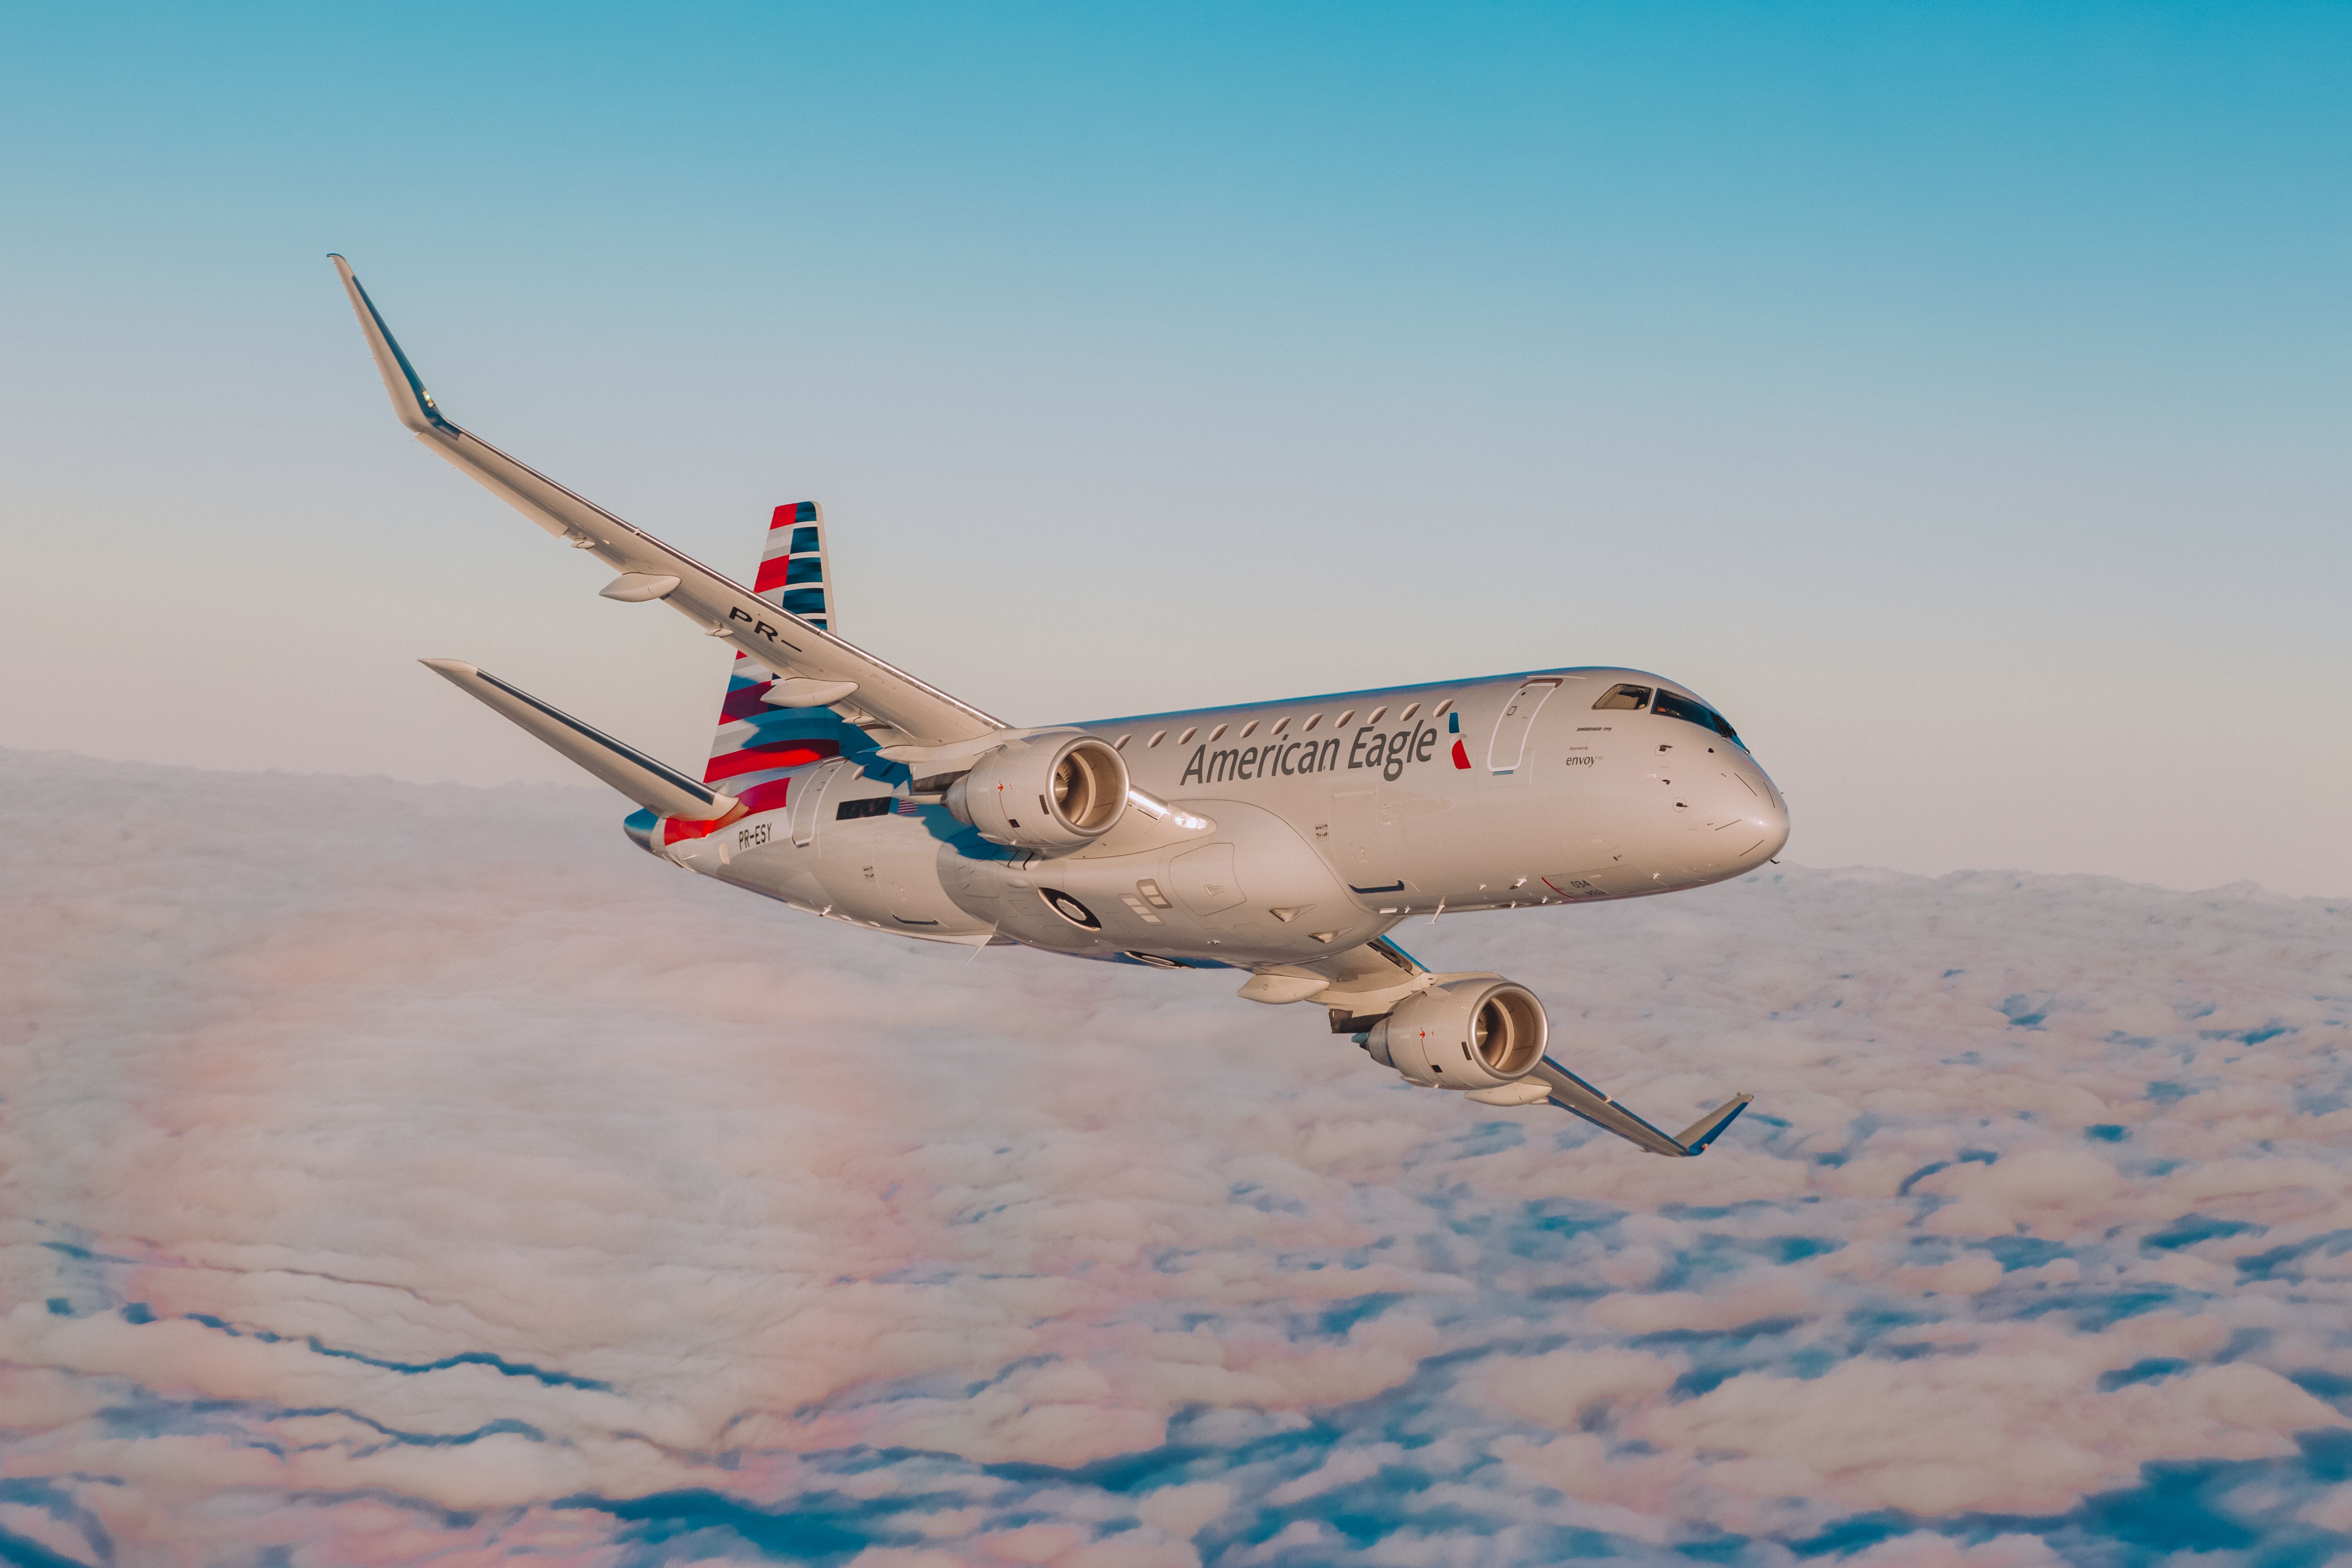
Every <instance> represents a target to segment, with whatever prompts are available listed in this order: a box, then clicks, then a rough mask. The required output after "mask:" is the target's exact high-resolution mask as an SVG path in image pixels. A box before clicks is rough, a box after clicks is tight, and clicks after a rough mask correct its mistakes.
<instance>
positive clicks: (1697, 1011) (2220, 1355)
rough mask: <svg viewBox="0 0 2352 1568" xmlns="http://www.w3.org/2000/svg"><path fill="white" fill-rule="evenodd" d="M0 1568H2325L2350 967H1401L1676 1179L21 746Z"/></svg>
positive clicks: (1624, 949) (572, 872)
mask: <svg viewBox="0 0 2352 1568" xmlns="http://www.w3.org/2000/svg"><path fill="white" fill-rule="evenodd" d="M0 783H5V790H0V796H4V797H5V800H6V802H7V805H5V806H0V812H5V815H6V826H7V831H6V833H5V839H0V842H5V847H0V1096H5V1104H0V1117H5V1121H0V1138H5V1143H0V1164H4V1165H5V1185H0V1313H4V1314H5V1315H0V1557H5V1558H7V1559H8V1560H12V1561H21V1562H27V1563H53V1562H68V1563H101V1562H114V1563H191V1564H194V1563H207V1564H209V1563H248V1562H251V1563H258V1562H265V1561H268V1562H284V1563H291V1564H328V1563H410V1562H419V1561H433V1562H446V1563H489V1562H503V1561H506V1560H507V1559H509V1558H512V1557H519V1556H532V1557H536V1558H539V1559H544V1560H548V1561H553V1562H560V1563H597V1564H605V1563H614V1564H619V1563H670V1562H702V1561H711V1562H726V1561H733V1562H753V1561H762V1560H784V1561H806V1562H818V1563H849V1562H856V1563H859V1564H861V1565H862V1568H883V1565H885V1564H901V1563H903V1564H916V1563H940V1564H945V1563H1046V1564H1058V1565H1065V1568H1109V1565H1124V1564H1134V1565H1157V1564H1170V1565H1174V1564H1192V1563H1201V1562H1206V1563H1230V1564H1236V1565H1240V1564H1261V1563H1264V1564H1280V1563H1327V1562H1330V1561H1333V1560H1335V1559H1339V1558H1346V1559H1348V1560H1350V1561H1361V1562H1369V1563H1399V1564H1419V1563H1446V1564H1457V1563H1528V1562H1538V1561H1549V1560H1558V1559H1560V1558H1562V1557H1565V1556H1569V1555H1571V1554H1575V1553H1579V1552H1584V1553H1594V1552H1613V1553H1615V1554H1616V1555H1618V1556H1620V1557H1622V1558H1625V1559H1627V1560H1629V1561H1632V1562H1635V1563H1640V1562H1645V1561H1658V1562H1668V1561H1673V1562H1687V1561H1690V1560H1692V1559H1693V1558H1696V1559H1698V1560H1701V1561H1707V1562H1727V1563H1758V1564H1765V1563H1785V1562H1787V1561H1789V1560H1790V1557H1791V1556H1792V1555H1794V1556H1813V1557H1831V1558H1848V1559H1852V1560H1853V1561H1856V1562H1860V1563H1872V1564H1877V1563H1955V1564H1968V1565H1970V1568H2011V1565H2026V1564H2040V1563H2057V1562H2069V1563H2073V1562H2084V1561H2095V1562H2116V1563H2136V1562H2141V1561H2154V1560H2158V1559H2162V1558H2164V1557H2166V1556H2167V1555H2168V1554H2170V1553H2174V1552H2239V1553H2248V1552H2255V1551H2257V1550H2264V1551H2269V1552H2273V1553H2277V1552H2284V1553H2286V1554H2287V1556H2286V1557H2284V1558H2281V1559H2280V1560H2283V1561H2284V1560H2293V1561H2305V1560H2309V1561H2317V1560H2320V1559H2323V1558H2325V1557H2326V1556H2327V1555H2328V1554H2329V1553H2330V1552H2337V1551H2352V1424H2348V1423H2347V1419H2346V1413H2347V1412H2352V1327H2347V1325H2352V1205H2347V1183H2352V1159H2347V1153H2346V1148H2347V1134H2352V1100H2347V1053H2346V1047H2347V1019H2352V905H2347V904H2343V903H2333V904H2331V903H2326V902H2321V901H2315V900H2282V899H2275V898H2272V897H2269V896H2266V895H2263V894H2262V893H2260V892H2259V891H2257V890H2254V889H2222V890H2219V891H2216V892H2209V893H2202V894H2178V893H2171V892H2165V891H2159V890H2155V889H2144V888H2137V887H2130V886H2126V885H2123V884H2120V883H2115V882H2108V881H2101V880H2095V879H2082V878H2037V877H2024V876H2014V875H1996V874H1973V875H1963V876H1957V877H1951V878H1946V879H1941V880H1934V881H1930V880H1927V879H1918V878H1912V877H1901V876H1895V875H1892V874H1886V873H1876V872H1853V871H1848V872H1822V871H1810V870H1801V869H1796V868H1775V869H1773V870H1771V871H1769V872H1768V873H1767V874H1765V875H1761V876H1759V877H1755V878H1751V879H1747V880H1745V881H1742V882H1739V883H1737V884H1733V885H1731V886H1727V887H1725V888H1720V889H1709V890H1705V891H1701V892H1697V893H1693V894H1685V895H1679V896H1676V897H1674V898H1669V899H1662V900H1645V901H1643V902H1638V903H1634V904H1629V905H1624V906H1619V907H1613V908H1602V909H1579V910H1546V911H1528V912H1522V913H1518V914H1515V915H1502V916H1474V917H1468V918H1464V919H1459V920H1456V919H1454V918H1452V917H1449V918H1448V919H1447V920H1445V921H1444V922H1443V923H1441V924H1439V925H1437V926H1435V927H1431V926H1428V925H1425V924H1424V925H1415V926H1410V927H1408V928H1406V929H1404V930H1403V931H1400V932H1399V933H1398V934H1399V936H1400V938H1401V940H1402V941H1403V942H1404V944H1405V945H1406V946H1407V947H1409V948H1411V949H1412V950H1413V951H1414V952H1416V953H1418V954H1419V955H1420V956H1421V957H1422V958H1423V960H1424V961H1426V962H1429V963H1433V965H1437V966H1440V967H1449V968H1492V969H1496V970H1500V971H1502V972H1503V973H1508V974H1510V975H1512V976H1513V977H1515V978H1517V979H1519V980H1523V981H1525V982H1527V983H1528V984H1531V985H1533V986H1535V987H1536V989H1537V990H1538V992H1540V993H1541V994H1543V995H1544V996H1545V998H1546V999H1547V1002H1548V1003H1549V1005H1551V1007H1552V1009H1553V1016H1554V1024H1555V1037H1554V1040H1555V1044H1554V1050H1555V1054H1558V1055H1559V1056H1561V1057H1562V1058H1563V1059H1565V1060H1567V1061H1569V1062H1570V1065H1571V1066H1573V1067H1575V1068H1577V1069H1578V1070H1579V1071H1580V1072H1582V1073H1584V1074H1585V1075H1586V1076H1588V1077H1590V1078H1592V1079H1596V1080H1597V1081H1599V1082H1601V1084H1603V1085H1604V1086H1605V1087H1607V1088H1609V1089H1612V1091H1613V1092H1616V1093H1619V1094H1621V1095H1622V1096H1623V1097H1624V1098H1625V1099H1626V1100H1629V1101H1630V1102H1631V1103H1632V1104H1633V1105H1634V1106H1635V1107H1636V1108H1637V1109H1640V1110H1643V1111H1644V1112H1645V1113H1647V1114H1650V1115H1652V1116H1653V1117H1654V1119H1656V1120H1659V1121H1664V1122H1666V1123H1667V1124H1669V1125H1675V1124H1678V1121H1679V1120H1680V1119H1686V1118H1687V1117H1688V1116H1690V1115H1692V1114H1695V1113H1696V1111H1697V1110H1701V1109H1704V1108H1705V1107H1706V1105H1709V1104H1712V1103H1714V1102H1715V1100H1717V1099H1719V1098H1720V1097H1721V1095H1722V1094H1723V1093H1725V1092H1727V1091H1729V1090H1731V1089H1752V1090H1754V1091H1755V1092H1756V1093H1757V1095H1758V1097H1759V1098H1758V1102H1757V1105H1756V1107H1755V1108H1754V1109H1753V1110H1751V1111H1750V1112H1749V1113H1748V1116H1746V1117H1745V1118H1743V1119H1742V1120H1741V1121H1740V1122H1739V1123H1738V1124H1737V1125H1736V1126H1735V1127H1734V1129H1733V1130H1732V1131H1731V1132H1730V1133H1729V1134H1727V1136H1726V1138H1725V1140H1724V1141H1723V1142H1721V1143H1720V1144H1718V1145H1717V1148H1716V1150H1715V1151H1714V1152H1710V1153H1709V1154H1708V1155H1707V1156H1706V1158H1705V1159H1703V1160H1698V1161H1690V1162H1667V1161H1663V1160H1659V1159H1656V1158H1654V1157H1651V1156H1648V1155H1644V1154H1643V1153H1641V1152H1638V1151H1635V1150H1633V1149H1632V1148H1631V1147H1629V1146H1627V1145H1624V1144H1622V1143H1619V1142H1615V1141H1614V1140H1611V1139H1607V1138H1605V1137H1602V1136H1601V1135H1600V1134H1597V1133H1594V1132H1591V1131H1590V1130H1589V1129H1586V1128H1585V1127H1584V1126H1583V1125H1582V1124H1581V1123H1580V1122H1576V1121H1573V1120H1572V1119H1570V1118H1567V1117H1565V1116H1563V1115H1561V1114H1559V1112H1556V1111H1550V1110H1543V1109H1538V1110H1492V1109H1487V1108H1483V1107H1476V1106H1471V1105H1468V1104H1466V1103H1465V1102H1463V1101H1462V1100H1460V1099H1459V1098H1458V1097H1454V1096H1447V1095H1444V1094H1441V1093H1438V1092H1436V1091H1429V1090H1414V1089H1409V1088H1407V1087H1405V1086H1404V1085H1402V1082H1401V1081H1400V1080H1397V1079H1394V1078H1392V1077H1390V1076H1388V1075H1386V1074H1384V1073H1382V1072H1381V1070H1380V1069H1378V1068H1374V1067H1373V1066H1371V1065H1370V1063H1369V1062H1368V1061H1366V1060H1365V1058H1363V1057H1362V1056H1361V1055H1360V1053H1359V1052H1357V1051H1355V1050H1354V1049H1352V1048H1351V1047H1349V1045H1348V1043H1347V1042H1346V1041H1345V1040H1343V1039H1335V1038H1333V1037H1330V1036H1329V1035H1328V1034H1327V1033H1325V1032H1324V1030H1323V1027H1322V1020H1321V1016H1320V1014H1319V1013H1317V1012H1312V1011H1311V1010H1309V1009H1307V1008H1293V1009H1276V1008H1264V1007H1256V1006H1253V1005H1249V1004H1246V1003H1243V1002H1240V1001H1237V1000H1235V999H1234V997H1233V996H1232V995H1231V979H1230V977H1223V978H1220V977H1217V976H1208V975H1181V974H1180V975H1171V974H1161V973H1147V972H1135V971H1129V970H1124V969H1116V968H1110V967H1108V966H1100V965H1089V964H1083V963H1074V962H1071V961H1067V960H1058V959H1052V958H1047V957H1045V956H1043V955H1039V954H1034V953H1030V952H1013V951H1004V950H991V951H988V952H983V953H982V954H981V955H980V956H979V957H978V958H977V959H976V960H974V961H972V962H969V963H967V962H966V961H965V954H963V953H961V952H944V951H935V950H931V949H929V948H922V947H917V946H913V945H910V944H908V943H905V942H898V941H895V940H893V939H887V938H881V937H877V936H875V935H872V934H870V933H861V932H856V931H846V930H844V929H841V928H838V927H835V926H832V925H828V924H824V923H820V922H817V921H811V920H808V919H806V918H804V917H798V916H794V915H793V914H792V913H791V912H790V911H788V910H782V909H781V908H773V907H770V906H766V905H763V904H761V902H759V901H758V900H754V899H751V898H750V897H749V896H747V895H743V894H740V893H736V892H734V891H732V890H730V889H723V888H719V887H716V886H712V885H709V884H706V883H701V882H698V881H697V880H694V879H690V878H689V877H688V876H687V875H685V874H683V873H680V872H677V871H674V870H671V869H668V868H664V867H662V866H660V865H657V864H656V863H655V862H653V861H651V860H649V859H647V858H645V857H644V856H642V855H641V854H639V853H638V852H637V851H635V849H634V848H632V847H629V846H628V845H627V844H625V842H624V840H623V839H622V837H621V835H620V832H619V829H618V826H617V818H618V816H619V815H620V809H621V808H619V807H618V806H617V805H616V804H615V803H614V801H612V800H611V799H609V798H607V797H605V796H604V795H600V794H596V793H591V792H587V791H567V790H555V789H523V788H509V789H505V790H498V791H477V790H466V789H459V788H455V787H442V788H427V787H421V786H413V785H406V784H393V783H389V782H386V781H382V780H363V779H340V778H298V777H289V776H287V775H281V774H269V775H236V774H223V773H194V772H188V771H178V770H170V769H162V768H148V767H138V766H131V765H124V764H118V763H91V762H88V761H86V760H83V759H79V758H70V757H63V756H57V755H33V754H26V753H0Z"/></svg>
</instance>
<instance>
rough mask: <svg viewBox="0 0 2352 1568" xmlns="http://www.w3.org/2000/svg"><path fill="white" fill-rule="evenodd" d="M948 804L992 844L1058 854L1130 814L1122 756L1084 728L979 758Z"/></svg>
mask: <svg viewBox="0 0 2352 1568" xmlns="http://www.w3.org/2000/svg"><path fill="white" fill-rule="evenodd" d="M945 804H946V805H947V808H948V814H949V815H950V816H953V817H954V818H955V819H956V820H957V821H958V822H962V823H968V824H970V825H971V826H973V827H977V828H978V829H980V836H981V837H982V838H985V839H988V840H989V841H990V842H991V843H995V844H1010V845H1013V846H1014V847H1018V848H1022V849H1043V850H1046V851H1048V852H1050V853H1054V854H1062V853H1066V852H1067V851H1069V850H1072V849H1079V848H1083V847H1086V846H1087V845H1089V844H1091V843H1093V842H1094V841H1095V840H1096V839H1097V838H1100V837H1102V836H1103V835H1104V834H1106V833H1108V832H1109V831H1110V830H1111V826H1112V824H1114V823H1116V822H1118V818H1119V814H1120V813H1121V812H1123V811H1125V810H1126V809H1127V759H1126V758H1124V757H1122V756H1120V755H1119V754H1118V752H1115V751H1113V750H1111V748H1110V747H1109V746H1108V745H1107V744H1105V743H1104V742H1100V741H1097V740H1096V739H1095V738H1094V737H1093V736H1092V735H1088V734H1086V733H1084V732H1082V731H1048V732H1047V733H1045V734H1043V735H1029V736H1024V737H1023V738H1022V739H1020V740H1018V741H1013V742H1008V743H1006V744H1004V745H1002V746H999V747H997V748H996V749H995V750H994V751H992V752H983V753H982V755H981V758H980V760H979V761H978V762H976V763H972V765H971V772H970V773H966V774H964V775H963V776H962V777H961V778H960V779H958V780H956V781H955V782H954V783H953V784H950V785H948V789H947V795H946V802H945Z"/></svg>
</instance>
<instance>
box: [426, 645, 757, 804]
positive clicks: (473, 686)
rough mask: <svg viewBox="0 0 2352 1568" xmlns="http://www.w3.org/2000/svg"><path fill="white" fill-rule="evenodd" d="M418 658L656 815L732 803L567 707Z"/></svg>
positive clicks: (458, 666) (462, 668) (448, 661)
mask: <svg viewBox="0 0 2352 1568" xmlns="http://www.w3.org/2000/svg"><path fill="white" fill-rule="evenodd" d="M418 662H420V663H421V664H423V665H424V666H425V668H427V669H429V670H431V671H433V673H434V674H436V675H438V676H440V677H442V678H443V679H446V680H447V681H448V682H449V684H450V685H452V686H455V687H456V688H457V689H459V690H460V691H463V692H465V693H466V694H467V696H469V697H473V698H476V699H478V700H480V701H481V702H482V703H483V705H484V706H486V707H488V708H492V709H495V710H497V711H498V712H499V713H500V714H502V715H504V716H505V717H507V718H509V719H511V720H513V721H515V723H517V724H519V725H520V726H521V727H522V728H523V729H525V730H528V731H530V732H531V734H533V735H534V736H536V737H538V738H539V739H540V740H541V741H544V742H547V743H548V744H549V745H550V746H551V747H553V748H554V749H555V750H557V751H559V752H562V753H563V754H564V756H566V757H568V758H570V759H571V760H572V762H575V763H579V764H580V765H581V766H582V767H583V768H585V769H587V770H588V771H589V772H590V773H594V774H595V775H596V776H597V777H598V778H600V779H603V780H604V782H605V783H606V784H611V785H612V786H613V787H614V789H616V790H619V791H620V792H621V793H622V794H623V795H627V796H628V797H629V798H630V799H631V800H634V801H635V802H636V803H637V804H638V805H642V806H644V807H645V808H646V810H647V811H650V812H653V813H655V814H656V815H657V816H682V817H686V818H688V819H689V820H692V821H697V822H710V821H715V820H716V819H718V818H719V817H722V816H726V815H727V814H728V813H729V812H730V811H732V810H734V809H735V806H736V800H735V797H734V796H733V795H722V794H720V793H719V791H717V790H714V789H712V788H711V787H710V786H709V784H697V783H696V782H695V781H694V780H692V779H690V778H688V777H687V776H686V774H684V773H679V772H678V771H677V769H676V768H674V767H671V766H670V765H669V764H668V763H663V762H659V761H656V759H654V758H652V757H649V756H647V755H646V754H645V753H644V752H640V751H638V750H637V749H636V748H635V747H634V746H625V745H623V744H622V743H621V742H618V741H615V740H614V739H613V737H612V736H610V735H607V734H605V733H604V731H602V730H596V729H592V728H590V727H589V726H588V725H586V724H583V723H582V722H581V721H579V720H577V719H574V718H572V716H571V715H570V714H568V713H562V712H558V711H557V710H554V709H552V708H551V707H549V706H548V705H547V704H546V703H544V702H541V700H539V699H538V698H536V697H533V696H531V695H530V693H529V692H527V691H523V690H520V689H517V688H515V687H512V686H509V685H508V684H507V683H506V682H505V681H503V680H500V679H499V678H498V677H497V676H495V675H489V674H486V673H484V672H483V671H482V670H479V669H478V668H475V667H474V666H472V665H470V664H465V663H461V662H459V661H458V660H457V659H454V658H427V659H421V660H419V661H418Z"/></svg>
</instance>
